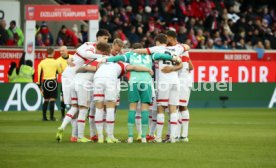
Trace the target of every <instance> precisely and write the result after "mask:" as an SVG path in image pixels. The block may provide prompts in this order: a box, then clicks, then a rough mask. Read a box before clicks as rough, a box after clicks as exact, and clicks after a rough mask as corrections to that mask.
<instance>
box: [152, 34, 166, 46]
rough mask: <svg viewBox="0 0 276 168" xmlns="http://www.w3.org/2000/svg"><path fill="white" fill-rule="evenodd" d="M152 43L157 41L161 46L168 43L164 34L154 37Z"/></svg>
mask: <svg viewBox="0 0 276 168" xmlns="http://www.w3.org/2000/svg"><path fill="white" fill-rule="evenodd" d="M154 41H155V42H156V41H158V42H159V43H161V44H167V43H168V40H167V36H166V35H165V34H163V33H160V34H158V35H157V36H156V37H155V39H154Z"/></svg>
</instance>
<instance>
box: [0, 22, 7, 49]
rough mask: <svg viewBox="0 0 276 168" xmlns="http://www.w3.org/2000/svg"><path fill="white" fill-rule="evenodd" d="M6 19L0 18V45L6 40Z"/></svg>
mask: <svg viewBox="0 0 276 168" xmlns="http://www.w3.org/2000/svg"><path fill="white" fill-rule="evenodd" d="M6 25H7V24H6V21H5V20H3V19H1V20H0V45H6V43H7V40H8V32H7V30H6Z"/></svg>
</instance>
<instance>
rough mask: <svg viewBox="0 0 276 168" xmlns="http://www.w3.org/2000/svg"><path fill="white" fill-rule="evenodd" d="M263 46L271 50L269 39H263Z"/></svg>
mask: <svg viewBox="0 0 276 168" xmlns="http://www.w3.org/2000/svg"><path fill="white" fill-rule="evenodd" d="M264 48H265V49H266V50H271V45H270V41H269V40H265V41H264Z"/></svg>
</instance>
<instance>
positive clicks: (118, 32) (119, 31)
mask: <svg viewBox="0 0 276 168" xmlns="http://www.w3.org/2000/svg"><path fill="white" fill-rule="evenodd" d="M113 38H114V39H116V38H119V39H121V40H122V41H123V42H124V43H126V42H127V38H126V35H125V34H124V32H123V31H122V29H121V28H118V29H117V30H116V31H115V32H114V34H113Z"/></svg>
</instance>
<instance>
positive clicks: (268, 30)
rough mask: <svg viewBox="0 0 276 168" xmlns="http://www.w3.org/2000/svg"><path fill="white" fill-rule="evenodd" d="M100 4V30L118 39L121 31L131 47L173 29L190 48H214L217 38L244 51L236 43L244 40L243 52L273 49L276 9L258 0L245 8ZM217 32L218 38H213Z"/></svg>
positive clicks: (210, 3)
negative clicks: (262, 47) (260, 47)
mask: <svg viewBox="0 0 276 168" xmlns="http://www.w3.org/2000/svg"><path fill="white" fill-rule="evenodd" d="M101 2H102V7H101V9H100V14H101V18H102V19H101V20H100V28H106V29H108V30H109V31H110V32H111V34H114V32H116V33H115V34H117V35H118V28H120V29H121V30H122V31H121V32H119V34H125V35H126V38H127V39H128V41H130V43H134V42H140V41H141V42H142V43H144V44H145V45H151V39H152V37H154V36H156V34H159V33H164V32H165V31H166V30H168V29H170V28H174V29H175V30H176V31H177V32H178V39H179V41H180V42H185V41H187V42H191V44H192V45H193V46H192V47H193V48H213V42H214V41H217V42H218V40H217V38H220V39H221V44H222V45H221V46H223V47H224V48H232V49H234V48H237V49H238V48H244V45H243V44H242V47H241V46H239V45H240V44H239V43H243V42H240V39H244V43H245V44H246V45H245V46H246V48H253V46H255V44H257V42H258V41H259V40H261V41H262V43H264V42H265V41H266V40H269V41H270V44H271V48H272V49H276V46H275V45H276V43H274V41H275V33H274V32H275V30H276V14H275V9H276V8H275V3H273V1H265V2H263V3H262V4H264V3H266V4H264V5H262V6H261V5H260V3H258V2H257V0H251V1H250V2H251V3H250V4H252V5H248V1H247V0H246V1H242V0H225V1H221V0H178V1H175V0H164V1H157V0H152V1H148V0H146V1H129V0H124V1H122V0H120V1H114V0H112V1H106V0H105V1H101ZM133 26H134V27H135V28H136V30H134V29H133V28H132V27H133ZM182 26H185V28H186V29H187V30H189V33H190V34H189V33H187V32H186V31H187V30H185V28H184V27H182ZM191 29H193V31H194V32H192V31H190V30H191ZM199 29H201V30H202V32H203V33H202V34H203V36H204V38H205V40H204V41H202V40H199V39H198V36H199V34H201V32H198V30H199ZM217 31H218V35H217V36H214V34H216V32H217ZM133 32H134V33H133ZM134 34H136V35H137V36H138V37H139V40H138V38H137V36H136V35H134ZM188 36H189V38H190V39H189V40H187V38H188ZM194 36H196V38H194ZM200 36H201V35H200ZM194 39H196V40H194ZM202 39H203V38H202ZM196 41H197V45H195V44H196ZM208 43H209V44H208ZM266 43H267V44H268V42H266ZM226 46H227V47H226ZM145 47H147V46H145ZM266 48H268V47H266Z"/></svg>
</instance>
